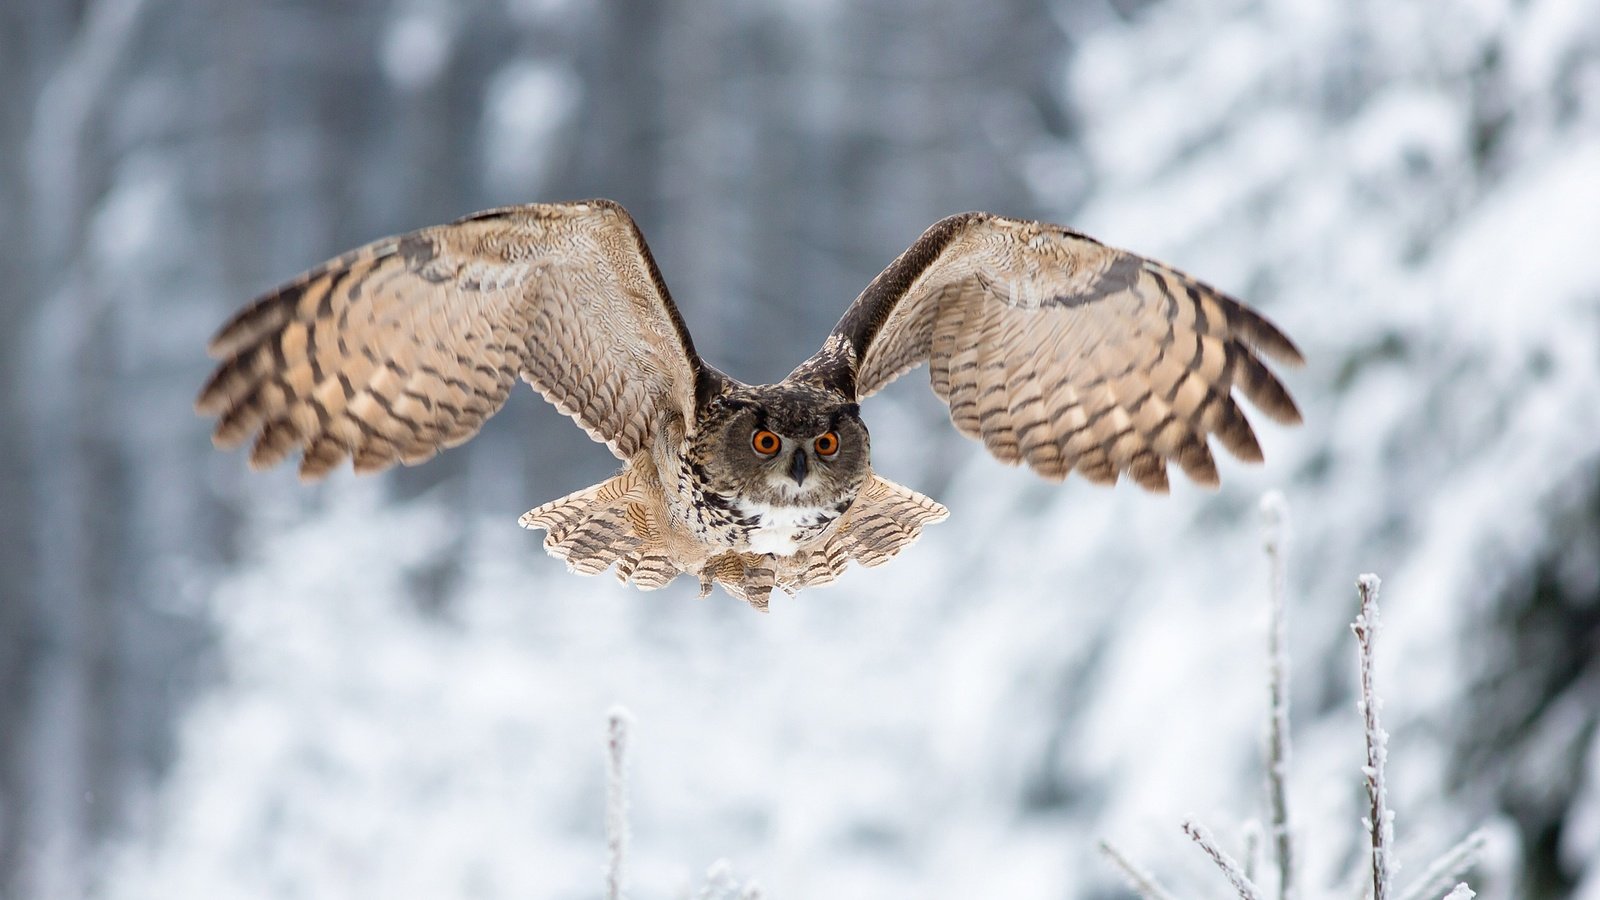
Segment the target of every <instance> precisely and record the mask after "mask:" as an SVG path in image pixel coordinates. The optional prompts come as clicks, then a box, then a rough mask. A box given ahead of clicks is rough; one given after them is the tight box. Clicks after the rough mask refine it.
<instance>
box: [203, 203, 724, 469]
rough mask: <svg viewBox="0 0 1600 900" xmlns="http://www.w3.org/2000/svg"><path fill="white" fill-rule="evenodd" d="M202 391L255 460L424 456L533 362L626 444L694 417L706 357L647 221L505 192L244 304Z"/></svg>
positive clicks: (462, 428)
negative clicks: (660, 263) (474, 210)
mask: <svg viewBox="0 0 1600 900" xmlns="http://www.w3.org/2000/svg"><path fill="white" fill-rule="evenodd" d="M210 352H211V354H212V355H213V356H215V357H217V358H219V359H220V360H221V362H220V364H219V365H218V366H217V369H216V371H215V372H214V373H213V374H212V376H211V379H210V381H209V382H207V384H206V386H205V387H204V388H203V389H202V390H201V392H200V396H199V399H197V400H196V401H195V407H196V409H197V410H198V411H199V412H201V413H203V414H212V415H217V416H219V420H218V422H217V425H216V430H215V433H214V435H213V439H214V440H215V442H216V443H217V445H218V446H220V447H229V446H233V445H237V444H239V443H241V442H243V441H244V440H246V439H247V438H249V437H251V436H252V435H255V446H254V449H253V450H252V451H251V454H250V462H251V464H252V465H253V466H255V467H257V468H264V467H268V466H271V465H274V464H276V463H277V462H279V461H280V460H282V459H283V458H284V457H286V456H287V455H289V453H291V452H293V451H294V450H295V449H296V448H297V447H301V448H304V454H303V456H302V458H301V462H300V474H301V476H302V477H303V478H306V479H308V480H309V479H315V478H320V477H321V476H322V475H324V474H326V473H327V472H328V470H330V469H332V468H333V467H334V466H336V465H338V464H339V463H340V462H341V461H342V460H344V459H345V458H346V457H353V458H354V461H355V468H356V470H357V471H377V470H381V469H386V468H388V467H389V466H391V465H393V464H395V463H396V462H405V463H406V464H408V465H409V464H414V463H418V462H421V461H423V460H425V459H428V458H430V457H432V456H433V455H434V454H435V453H437V452H439V450H441V449H443V448H445V447H453V446H455V445H456V444H459V443H461V442H463V441H465V440H467V439H468V438H470V437H472V436H473V435H474V434H476V433H477V431H478V429H479V428H480V427H481V426H482V424H483V422H484V420H485V419H487V418H488V417H489V416H491V415H493V414H494V413H495V412H496V411H498V410H499V409H500V407H501V406H502V405H503V404H504V403H505V401H506V397H507V395H509V394H510V392H511V388H512V386H513V385H514V384H515V383H516V378H517V376H518V375H519V374H520V375H521V376H522V377H523V379H525V380H526V381H528V382H529V383H531V384H532V385H533V386H534V387H535V388H536V389H537V390H538V391H539V392H540V393H541V394H543V395H544V396H545V398H546V399H548V400H549V401H550V402H552V403H554V404H555V405H556V407H557V408H558V409H560V410H561V412H563V413H565V414H567V415H569V416H571V417H572V418H574V419H576V420H577V422H578V424H579V425H581V426H583V428H584V430H586V431H588V432H589V434H590V435H591V436H592V437H594V438H595V439H596V440H598V441H602V442H604V443H605V444H606V446H608V447H609V448H610V449H611V451H612V452H613V453H615V454H616V455H617V456H618V457H620V458H622V459H628V458H630V457H631V456H633V454H635V453H636V452H638V451H639V449H640V448H641V447H644V446H646V445H647V444H648V442H649V441H650V440H651V438H652V436H653V434H654V433H655V426H656V424H657V422H658V418H659V416H661V415H666V414H676V415H680V416H682V417H684V418H685V419H686V420H688V419H690V418H691V416H692V414H693V411H694V403H695V391H696V385H697V380H698V379H699V377H700V376H701V375H702V374H703V372H704V369H703V367H702V363H701V361H700V357H699V356H698V355H697V354H696V353H695V351H694V345H693V343H692V342H691V341H690V339H689V332H688V330H687V329H686V328H685V327H684V324H683V320H682V318H681V317H680V316H679V314H678V310H677V308H676V307H675V306H674V305H673V303H672V299H671V297H670V296H669V295H668V293H667V289H666V285H665V284H664V283H663V282H662V280H661V275H660V273H659V272H658V271H657V269H656V265H655V262H654V260H653V259H652V258H651V256H650V251H649V248H648V247H647V246H646V245H645V242H644V238H643V236H642V235H641V234H640V233H639V229H638V227H637V226H636V225H635V224H634V222H633V219H632V217H630V216H629V215H628V213H627V211H626V210H624V209H623V208H622V207H621V206H619V205H617V204H616V203H613V202H611V201H609V200H590V201H585V202H582V203H551V204H536V205H529V206H517V207H506V208H504V209H497V210H490V211H488V212H483V213H478V214H477V215H473V216H468V217H467V218H465V219H461V220H458V221H456V222H453V223H450V224H448V225H440V226H437V227H433V228H424V229H422V230H420V231H414V232H411V233H410V234H405V235H400V236H398V237H392V238H385V239H383V240H380V241H376V242H374V243H372V244H368V245H367V246H365V247H362V248H360V249H358V250H354V251H352V252H350V253H347V254H345V255H344V256H341V257H338V258H337V259H334V260H331V261H330V262H328V263H325V264H324V265H322V266H320V267H318V268H316V269H313V270H312V271H310V272H308V273H306V274H305V275H303V276H301V277H300V278H298V279H296V280H295V281H293V282H290V283H289V284H287V285H285V286H284V287H282V288H280V289H278V290H276V291H273V292H271V293H269V294H267V295H266V296H264V297H262V298H261V299H259V300H257V301H256V302H255V304H253V305H252V306H250V307H248V308H247V309H245V310H244V311H242V312H240V313H239V314H238V315H237V316H235V317H234V318H233V320H232V321H230V322H229V323H228V324H227V325H225V326H223V328H222V330H221V331H220V332H219V333H218V334H217V336H216V338H214V339H213V340H212V342H211V346H210Z"/></svg>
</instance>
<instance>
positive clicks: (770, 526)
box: [737, 501, 834, 556]
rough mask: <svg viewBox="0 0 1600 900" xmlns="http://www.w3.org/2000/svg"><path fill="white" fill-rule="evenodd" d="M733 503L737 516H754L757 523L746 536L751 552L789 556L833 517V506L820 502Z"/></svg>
mask: <svg viewBox="0 0 1600 900" xmlns="http://www.w3.org/2000/svg"><path fill="white" fill-rule="evenodd" d="M737 505H738V508H739V514H740V515H741V516H747V517H754V518H755V520H756V523H757V524H756V527H755V528H754V529H752V530H751V532H750V536H749V539H748V540H749V542H750V552H751V553H770V554H772V555H774V556H793V555H794V554H795V552H796V551H798V550H799V549H800V545H801V544H802V543H804V542H806V541H809V540H811V539H812V538H814V537H816V536H817V534H818V533H819V532H820V531H822V529H823V528H825V527H826V526H827V524H828V523H829V522H831V521H832V520H833V518H834V514H833V510H831V509H828V508H826V507H821V506H769V505H768V504H765V503H753V502H749V501H740V502H739V503H738V504H737Z"/></svg>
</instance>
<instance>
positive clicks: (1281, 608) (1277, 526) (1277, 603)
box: [1261, 491, 1294, 900]
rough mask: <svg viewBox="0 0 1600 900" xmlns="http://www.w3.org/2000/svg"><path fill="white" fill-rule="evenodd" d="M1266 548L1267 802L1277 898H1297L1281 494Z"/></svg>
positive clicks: (1272, 509)
mask: <svg viewBox="0 0 1600 900" xmlns="http://www.w3.org/2000/svg"><path fill="white" fill-rule="evenodd" d="M1261 517H1262V520H1263V521H1262V524H1263V535H1262V537H1263V540H1262V543H1263V545H1264V547H1265V549H1266V551H1267V566H1268V569H1269V587H1268V598H1269V603H1270V610H1271V612H1270V621H1269V623H1268V627H1267V660H1268V662H1267V668H1268V679H1267V683H1268V693H1269V696H1270V704H1271V705H1270V709H1271V718H1270V720H1269V725H1268V731H1267V803H1268V806H1269V807H1270V809H1271V815H1272V824H1271V829H1272V843H1273V847H1274V849H1275V851H1276V856H1277V862H1278V898H1279V900H1293V898H1294V842H1293V840H1292V839H1291V836H1290V831H1289V789H1288V780H1289V650H1288V643H1289V624H1288V623H1289V617H1288V603H1287V601H1286V600H1285V596H1286V594H1287V593H1288V586H1287V584H1288V578H1287V575H1286V574H1285V573H1286V567H1287V562H1286V559H1287V557H1288V555H1289V504H1288V501H1286V500H1285V499H1284V497H1283V494H1281V493H1279V492H1278V491H1268V492H1267V493H1266V494H1265V495H1263V496H1262V498H1261Z"/></svg>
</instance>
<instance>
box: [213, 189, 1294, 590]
mask: <svg viewBox="0 0 1600 900" xmlns="http://www.w3.org/2000/svg"><path fill="white" fill-rule="evenodd" d="M210 353H211V355H212V356H213V357H215V358H217V359H218V360H219V361H220V362H219V364H218V365H217V367H216V370H215V371H214V373H213V374H212V375H211V377H210V379H209V381H207V382H206V384H205V386H204V388H203V389H202V390H201V392H200V395H199V398H198V400H197V401H196V408H197V410H198V411H199V412H200V413H201V414H203V415H214V416H217V417H218V419H217V422H216V426H215V431H214V434H213V440H214V442H215V443H216V445H217V446H218V447H220V448H224V449H227V448H232V447H235V446H237V445H239V444H241V443H243V442H244V441H246V440H247V439H251V438H253V439H254V440H253V447H252V449H251V451H250V463H251V465H252V466H253V467H256V468H264V467H268V466H272V465H275V464H277V463H278V462H280V461H282V460H283V459H284V458H285V457H287V456H288V455H290V454H291V453H292V452H294V451H296V450H299V451H300V474H301V476H302V478H304V479H306V480H315V479H318V478H320V477H322V476H323V475H325V474H326V473H327V472H328V471H329V470H330V469H333V468H334V467H335V466H337V465H339V464H340V463H341V462H343V460H345V459H346V458H350V459H351V460H352V461H353V464H354V468H355V470H356V471H357V472H376V471H379V470H382V469H385V468H388V467H389V466H392V465H394V464H395V463H397V462H400V463H405V464H407V465H415V464H417V463H420V462H423V461H424V460H427V459H429V458H430V457H432V456H433V455H434V454H436V453H438V452H440V451H441V450H443V449H444V448H447V447H453V446H455V445H457V444H460V443H462V442H463V441H466V440H468V439H469V438H471V437H472V436H473V435H474V434H475V433H477V431H478V429H479V427H480V426H482V424H483V422H484V420H485V419H487V418H489V417H490V416H491V415H493V414H494V413H495V412H496V411H498V410H499V409H500V407H501V406H502V405H504V403H505V401H506V398H507V397H508V396H509V395H510V393H511V389H512V387H513V385H514V384H515V383H516V380H517V378H518V377H520V378H521V379H522V380H524V381H527V382H528V383H529V384H531V385H532V386H533V387H534V389H536V390H537V391H538V392H539V393H540V394H542V395H544V397H545V399H547V400H549V401H550V402H551V403H553V404H555V406H556V408H557V409H559V410H560V411H561V412H562V413H564V414H566V415H568V416H571V417H572V418H573V419H574V420H576V421H577V423H578V424H579V425H580V426H582V427H583V429H584V430H585V431H587V432H588V433H589V435H590V436H591V437H593V438H594V439H595V440H596V441H599V442H601V443H603V444H605V445H606V447H607V448H608V449H609V450H610V451H611V452H612V453H613V454H615V455H616V457H617V458H618V459H620V460H621V461H622V468H621V471H620V472H618V473H617V474H616V475H615V476H613V477H611V478H609V479H607V480H605V481H603V482H601V483H599V484H597V485H594V486H592V487H589V488H587V489H585V490H581V491H578V492H577V493H574V494H571V495H569V496H566V497H562V498H561V499H559V500H554V501H552V502H550V503H546V504H544V505H543V506H540V507H538V508H536V509H534V510H532V511H530V512H528V513H527V514H526V515H524V516H523V517H522V519H521V524H522V525H523V526H525V527H527V528H537V529H543V530H544V531H545V532H546V535H545V538H544V547H545V549H546V550H547V551H548V552H549V553H550V554H551V555H553V556H555V557H557V558H559V559H561V560H564V561H565V562H566V564H567V566H568V567H569V568H570V569H571V570H572V571H575V572H578V573H581V574H586V575H587V574H595V573H598V572H601V571H604V570H605V569H607V568H613V567H614V569H615V574H616V577H617V578H618V579H620V580H621V581H622V582H624V583H631V584H634V585H636V586H638V587H639V588H642V589H645V590H652V589H655V588H659V587H662V586H663V585H666V584H667V583H668V582H670V581H672V580H673V579H674V578H676V577H677V576H678V575H680V574H687V575H690V576H693V577H694V578H696V579H698V581H699V586H700V592H701V595H702V596H704V595H705V594H707V593H708V592H709V591H710V590H711V587H712V585H713V584H720V585H722V586H723V587H724V589H726V590H727V591H728V593H730V594H732V595H734V596H736V597H739V598H741V599H743V600H745V601H747V602H749V603H750V604H751V605H753V606H755V607H756V608H758V609H765V608H766V607H767V603H768V600H769V597H770V595H771V593H772V591H773V589H774V588H777V589H781V590H783V591H786V592H788V593H791V594H792V593H795V592H798V591H799V590H800V589H802V588H805V587H813V586H820V585H825V584H828V583H830V582H832V581H833V580H834V579H836V578H838V577H839V575H840V574H841V573H842V572H843V571H844V570H845V569H846V567H848V566H849V565H850V563H852V562H854V563H857V564H859V565H863V566H876V565H879V564H881V563H883V562H886V561H887V560H889V559H890V558H891V557H893V556H895V555H896V554H898V553H899V552H900V551H901V550H903V549H905V548H906V547H907V546H908V545H909V544H911V543H912V542H913V541H915V540H916V539H917V538H918V537H919V536H920V535H921V533H922V529H923V528H924V527H925V526H927V525H929V524H932V523H935V522H938V521H940V520H942V519H944V518H945V516H946V515H947V511H946V509H945V508H944V507H943V506H941V505H940V504H939V503H937V502H935V501H933V500H931V499H929V498H927V497H925V496H923V495H922V494H919V493H917V492H916V491H914V490H911V489H909V488H906V487H903V486H901V485H899V484H895V483H894V482H892V481H889V480H888V479H885V478H883V477H881V476H880V475H878V474H877V473H876V472H874V471H873V469H872V459H871V441H870V437H869V434H868V430H867V425H866V422H865V420H864V419H863V417H862V413H861V407H860V403H861V401H862V400H864V399H865V398H867V397H870V396H871V395H873V394H874V393H876V392H878V391H880V390H882V389H883V387H884V386H885V385H887V384H889V383H890V382H891V381H893V380H894V379H896V378H897V377H899V376H900V375H902V374H904V373H905V372H907V371H909V370H911V369H913V368H915V367H917V366H919V365H921V364H923V363H927V364H928V367H929V370H930V375H931V377H932V382H933V390H934V392H935V393H936V394H937V395H938V396H939V398H940V399H941V400H943V401H944V402H945V403H946V404H948V406H949V409H950V418H951V421H952V422H953V423H954V424H955V427H956V428H957V429H958V430H960V431H961V433H963V434H965V435H968V436H969V437H973V438H977V439H979V440H981V441H982V442H983V444H984V446H985V447H987V448H988V450H989V452H990V453H992V454H993V455H994V456H995V457H996V458H997V459H999V460H1000V461H1001V462H1005V463H1010V464H1017V463H1026V464H1027V465H1028V467H1029V468H1031V469H1032V470H1033V471H1035V472H1037V473H1038V474H1039V475H1041V476H1043V477H1045V478H1048V479H1052V480H1060V479H1063V478H1065V477H1066V476H1067V475H1068V473H1070V472H1074V471H1075V472H1078V473H1080V474H1081V475H1082V476H1083V477H1084V478H1086V479H1088V480H1089V481H1091V482H1096V483H1102V484H1110V483H1113V482H1115V481H1116V480H1117V479H1118V477H1119V476H1120V475H1123V474H1126V475H1128V476H1129V477H1131V478H1132V480H1133V481H1135V482H1137V483H1138V484H1139V485H1140V486H1142V487H1144V488H1147V489H1149V490H1152V491H1165V490H1167V464H1168V463H1169V462H1175V463H1177V465H1178V467H1179V468H1180V469H1182V470H1183V472H1184V473H1185V474H1186V475H1187V476H1188V477H1189V478H1190V479H1192V480H1194V481H1196V482H1198V483H1200V484H1203V485H1215V484H1216V483H1217V468H1216V465H1215V462H1214V461H1213V457H1212V454H1211V450H1210V448H1209V441H1210V439H1211V438H1212V437H1215V438H1216V439H1217V440H1218V441H1219V442H1220V443H1221V445H1222V446H1223V447H1226V448H1227V449H1228V450H1229V451H1230V452H1231V453H1232V454H1233V455H1235V456H1237V457H1239V458H1241V459H1243V460H1246V461H1250V462H1256V461H1259V460H1260V459H1261V448H1260V446H1259V445H1258V444H1257V442H1256V437H1255V434H1254V432H1253V431H1252V430H1251V426H1250V424H1249V422H1248V421H1246V419H1245V416H1244V414H1243V412H1241V410H1240V407H1239V405H1238V403H1237V401H1236V400H1235V397H1234V394H1235V392H1236V391H1237V393H1238V394H1240V395H1242V396H1243V398H1245V399H1248V400H1249V401H1250V402H1251V403H1252V404H1254V405H1255V406H1256V407H1257V408H1259V409H1260V410H1261V411H1263V412H1264V413H1266V414H1267V415H1268V416H1270V417H1272V418H1273V419H1275V420H1277V421H1279V422H1283V423H1294V422H1298V421H1299V419H1300V413H1299V411H1298V410H1297V409H1296V407H1295V403H1294V401H1293V399H1291V397H1290V396H1289V393H1288V392H1287V391H1286V390H1285V389H1284V386H1283V384H1282V383H1281V382H1280V381H1279V380H1278V378H1277V377H1276V376H1275V375H1274V374H1273V373H1272V371H1271V370H1269V369H1268V368H1267V366H1266V364H1265V363H1264V362H1263V358H1270V359H1273V360H1276V361H1278V362H1280V363H1285V364H1292V365H1298V364H1300V363H1301V362H1302V358H1301V355H1300V352H1299V350H1297V349H1296V348H1295V346H1294V344H1293V343H1292V342H1291V341H1290V340H1289V339H1288V338H1287V337H1286V336H1285V335H1284V334H1283V332H1281V331H1280V330H1279V329H1278V328H1277V327H1275V326H1274V325H1273V324H1272V323H1271V322H1269V321H1267V319H1266V318H1264V317H1263V316H1261V314H1259V313H1257V312H1255V311H1254V310H1252V309H1250V308H1249V307H1247V306H1245V305H1244V304H1242V303H1240V302H1239V301H1237V300H1234V299H1232V298H1231V297H1228V296H1226V295H1224V294H1222V293H1220V292H1218V291H1217V290H1215V289H1213V288H1211V287H1209V286H1207V285H1205V284H1203V283H1201V282H1199V281H1197V280H1195V279H1194V278H1191V277H1189V276H1188V275H1185V274H1184V273H1182V272H1179V271H1178V270H1176V269H1173V268H1171V267H1169V266H1165V265H1162V264H1161V263H1158V262H1155V261H1153V260H1149V259H1145V258H1143V257H1140V256H1137V255H1135V254H1132V253H1129V252H1127V251H1123V250H1118V249H1114V248H1112V247H1108V246H1106V245H1104V244H1101V243H1100V242H1099V241H1096V240H1095V239H1093V238H1091V237H1089V236H1087V235H1084V234H1080V233H1079V232H1076V231H1073V230H1071V229H1068V228H1064V227H1062V226H1060V225H1051V224H1047V223H1044V222H1033V221H1023V220H1019V219H1011V218H1006V217H1004V216H998V215H992V214H990V213H983V212H970V213H964V214H961V215H955V216H951V217H949V218H946V219H943V220H941V221H939V222H937V223H935V224H934V225H933V226H932V227H931V228H929V229H928V230H927V231H926V232H924V233H923V235H922V236H921V237H920V238H918V239H917V241H916V242H915V243H913V244H912V245H911V247H910V248H909V249H907V250H906V251H905V252H904V253H902V254H901V255H900V256H899V258H897V259H896V260H895V261H894V262H893V263H891V264H890V265H889V267H888V268H887V269H885V270H883V272H882V273H881V274H879V275H878V277H877V278H875V279H873V280H872V283H871V284H869V285H867V288H866V290H864V291H862V293H861V295H860V296H859V297H857V298H856V300H855V302H854V303H853V304H851V306H850V307H849V309H847V310H846V311H845V314H844V317H843V318H842V319H840V320H839V323H838V325H837V326H835V327H834V329H833V331H832V333H830V334H829V335H828V336H827V338H826V339H825V340H824V341H823V342H822V347H821V349H819V350H818V351H817V352H816V353H815V354H813V355H812V356H811V357H810V358H809V359H807V360H805V361H804V362H802V363H800V365H799V366H797V367H796V368H795V369H794V371H792V372H790V373H789V375H788V376H787V377H786V378H784V379H783V380H782V381H780V382H778V383H777V384H764V385H750V384H745V383H743V382H741V381H739V380H737V379H735V378H733V377H731V376H729V375H726V374H724V373H722V372H720V371H718V370H717V369H716V368H714V367H712V366H711V365H710V364H709V363H707V362H706V361H705V360H703V359H702V358H701V357H700V354H699V353H697V352H696V351H695V347H694V342H693V340H691V339H690V336H689V329H688V328H687V327H686V326H685V324H684V321H683V318H682V316H681V315H679V313H678V309H677V307H676V306H675V305H674V304H673V302H672V298H671V296H670V295H669V294H668V293H667V286H666V284H665V283H664V282H663V281H662V278H661V273H660V271H659V270H658V269H657V268H656V263H655V261H654V259H653V258H652V257H651V255H650V250H649V248H648V247H647V246H646V245H645V241H644V237H643V235H642V234H640V232H639V228H638V226H637V225H635V224H634V221H633V219H632V217H630V216H629V215H628V213H627V211H626V210H624V209H623V208H622V207H621V206H620V205H618V204H616V203H614V202H611V201H609V200H589V201H585V202H580V203H551V204H532V205H526V206H515V207H506V208H502V209H494V210H489V211H487V212H482V213H478V214H476V215H472V216H468V217H466V218H464V219H460V220H458V221H456V222H452V223H450V224H448V225H440V226H437V227H433V228H424V229H422V230H420V231H414V232H411V233H410V234H405V235H400V236H397V237H391V238H385V239H383V240H380V241H377V242H374V243H372V244H368V245H367V246H365V247H361V248H359V249H357V250H353V251H351V252H349V253H346V254H345V255H343V256H340V257H338V258H336V259H333V260H331V261H329V262H327V263H324V264H322V265H321V266H318V267H317V268H315V269H312V270H311V271H309V272H307V273H305V274H303V275H301V276H300V277H299V278H296V279H295V280H293V281H291V282H289V283H288V284H286V285H284V286H283V287H281V288H278V289H277V290H274V291H271V292H269V293H268V294H266V295H265V296H263V297H261V298H260V299H258V300H256V301H255V302H254V303H253V304H251V305H250V306H248V307H247V308H245V309H244V310H242V311H241V312H239V313H238V314H237V315H235V316H234V317H233V319H232V320H230V321H229V322H228V323H227V324H226V325H224V326H223V327H222V329H221V331H220V332H218V334H217V336H216V337H215V338H214V339H213V340H212V341H211V344H210Z"/></svg>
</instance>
